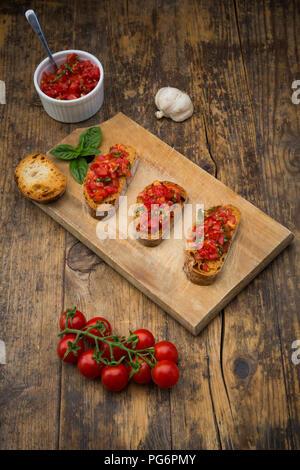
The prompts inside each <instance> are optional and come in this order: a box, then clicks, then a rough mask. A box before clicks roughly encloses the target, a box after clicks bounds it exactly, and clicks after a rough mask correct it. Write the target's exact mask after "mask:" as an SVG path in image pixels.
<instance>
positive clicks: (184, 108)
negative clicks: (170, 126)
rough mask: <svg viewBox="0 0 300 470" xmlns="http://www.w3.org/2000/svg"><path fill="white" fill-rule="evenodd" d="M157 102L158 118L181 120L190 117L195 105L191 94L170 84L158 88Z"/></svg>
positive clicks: (156, 114)
mask: <svg viewBox="0 0 300 470" xmlns="http://www.w3.org/2000/svg"><path fill="white" fill-rule="evenodd" d="M155 104H156V106H157V108H158V109H159V111H156V113H155V116H156V117H157V119H161V118H162V117H164V116H165V117H169V118H171V119H173V121H176V122H181V121H184V120H185V119H187V118H189V117H190V116H191V115H192V114H193V112H194V106H193V103H192V101H191V98H190V97H189V95H187V94H186V93H184V92H183V91H181V90H178V88H172V87H170V86H167V87H164V88H161V89H160V90H158V92H157V93H156V96H155Z"/></svg>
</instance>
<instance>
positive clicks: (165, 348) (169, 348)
mask: <svg viewBox="0 0 300 470" xmlns="http://www.w3.org/2000/svg"><path fill="white" fill-rule="evenodd" d="M154 350H155V354H154V357H155V359H156V360H157V361H162V360H164V359H167V360H168V361H172V362H177V360H178V351H177V348H176V346H175V345H174V344H173V343H170V342H169V341H160V342H159V343H156V344H155V346H154Z"/></svg>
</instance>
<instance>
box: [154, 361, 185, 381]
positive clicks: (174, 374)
mask: <svg viewBox="0 0 300 470" xmlns="http://www.w3.org/2000/svg"><path fill="white" fill-rule="evenodd" d="M152 379H153V381H154V382H155V383H156V385H158V386H159V387H161V388H170V387H173V386H174V385H175V384H176V383H177V382H178V379H179V369H178V367H177V365H176V364H175V362H172V361H167V360H163V361H159V362H157V363H156V365H155V366H154V369H153V370H152Z"/></svg>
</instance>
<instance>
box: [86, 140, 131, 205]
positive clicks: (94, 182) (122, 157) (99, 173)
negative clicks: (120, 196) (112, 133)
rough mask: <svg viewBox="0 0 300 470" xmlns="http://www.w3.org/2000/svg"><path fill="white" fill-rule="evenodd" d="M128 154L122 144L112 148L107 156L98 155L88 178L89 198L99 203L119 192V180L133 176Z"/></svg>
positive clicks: (88, 173)
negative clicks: (122, 177)
mask: <svg viewBox="0 0 300 470" xmlns="http://www.w3.org/2000/svg"><path fill="white" fill-rule="evenodd" d="M128 156H129V154H128V152H126V151H125V147H124V145H122V144H116V145H114V146H113V147H111V148H110V151H109V153H108V154H106V155H98V156H97V157H96V158H95V159H94V161H93V163H92V165H91V166H90V169H89V171H88V172H87V176H86V189H87V192H88V194H89V196H90V197H91V198H92V199H93V200H94V201H95V202H98V203H101V202H102V201H103V199H104V198H106V197H107V196H109V195H111V194H116V193H117V192H118V191H119V178H120V177H121V176H126V178H130V177H131V176H132V174H131V171H130V168H131V164H130V161H129V160H128Z"/></svg>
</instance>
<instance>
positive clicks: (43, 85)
mask: <svg viewBox="0 0 300 470" xmlns="http://www.w3.org/2000/svg"><path fill="white" fill-rule="evenodd" d="M53 56H54V59H55V61H56V63H57V65H58V70H54V67H53V66H52V64H51V63H50V61H49V59H48V58H47V59H45V60H43V62H41V63H40V65H39V66H38V67H37V69H36V71H35V74H34V85H35V88H36V90H37V92H38V94H39V97H40V99H41V102H42V104H43V107H44V109H45V111H46V112H47V114H49V116H51V117H52V118H53V119H56V120H57V121H61V122H80V121H84V120H86V119H88V118H90V117H91V116H93V115H94V114H95V113H96V112H97V111H98V110H99V109H100V107H101V106H102V103H103V98H104V87H103V79H104V72H103V67H102V65H101V62H100V61H99V60H98V59H97V58H96V57H95V56H93V55H92V54H89V53H88V52H85V51H80V50H67V51H61V52H57V53H56V54H54V55H53Z"/></svg>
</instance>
